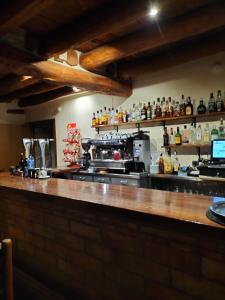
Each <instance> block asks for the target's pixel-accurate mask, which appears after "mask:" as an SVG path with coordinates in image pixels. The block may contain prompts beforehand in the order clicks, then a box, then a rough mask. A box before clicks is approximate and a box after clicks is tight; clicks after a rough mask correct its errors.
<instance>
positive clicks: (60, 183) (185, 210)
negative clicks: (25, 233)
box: [0, 173, 225, 228]
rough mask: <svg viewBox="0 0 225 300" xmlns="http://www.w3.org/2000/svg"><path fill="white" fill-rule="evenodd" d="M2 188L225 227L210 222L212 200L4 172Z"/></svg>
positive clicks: (0, 180) (196, 196)
mask: <svg viewBox="0 0 225 300" xmlns="http://www.w3.org/2000/svg"><path fill="white" fill-rule="evenodd" d="M0 187H6V188H12V189H18V190H21V191H29V192H36V193H41V194H48V195H52V196H56V197H63V198H68V199H71V200H73V201H82V202H87V203H92V204H96V205H103V206H108V207H115V208H120V209H124V210H128V211H133V212H137V213H142V214H145V215H153V216H160V217H165V218H169V219H175V220H179V221H184V222H186V223H194V224H201V225H206V226H210V227H216V228H225V227H224V226H221V225H219V224H216V223H214V222H212V221H210V220H209V219H208V218H207V217H206V210H207V208H208V206H209V205H210V204H211V203H212V197H210V196H200V195H190V194H185V193H174V192H167V191H159V190H152V189H143V188H135V187H128V186H120V185H108V184H101V183H92V182H80V181H75V180H65V179H55V178H50V179H45V180H40V179H29V178H22V177H15V176H10V175H9V174H8V173H0Z"/></svg>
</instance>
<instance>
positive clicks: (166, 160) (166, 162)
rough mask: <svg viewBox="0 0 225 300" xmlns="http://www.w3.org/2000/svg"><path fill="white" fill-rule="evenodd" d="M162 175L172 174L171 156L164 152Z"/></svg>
mask: <svg viewBox="0 0 225 300" xmlns="http://www.w3.org/2000/svg"><path fill="white" fill-rule="evenodd" d="M164 173H165V174H172V173H173V164H172V160H171V156H170V155H169V154H168V152H167V151H166V152H165V156H164Z"/></svg>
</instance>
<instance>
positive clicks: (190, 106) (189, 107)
mask: <svg viewBox="0 0 225 300" xmlns="http://www.w3.org/2000/svg"><path fill="white" fill-rule="evenodd" d="M185 115H186V116H191V115H193V104H192V103H191V97H188V98H187V103H186V105H185Z"/></svg>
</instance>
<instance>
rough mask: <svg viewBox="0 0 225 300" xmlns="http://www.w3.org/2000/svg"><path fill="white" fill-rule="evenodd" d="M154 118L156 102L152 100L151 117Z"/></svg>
mask: <svg viewBox="0 0 225 300" xmlns="http://www.w3.org/2000/svg"><path fill="white" fill-rule="evenodd" d="M155 118H156V104H155V101H153V105H152V119H155Z"/></svg>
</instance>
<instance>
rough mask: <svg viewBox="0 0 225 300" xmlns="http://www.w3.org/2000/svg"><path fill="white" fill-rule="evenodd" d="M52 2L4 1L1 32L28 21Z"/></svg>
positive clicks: (31, 0)
mask: <svg viewBox="0 0 225 300" xmlns="http://www.w3.org/2000/svg"><path fill="white" fill-rule="evenodd" d="M51 3H53V1H52V0H15V1H3V3H1V10H0V34H4V33H7V32H9V31H11V30H12V29H15V28H16V27H19V26H20V25H22V24H24V23H26V21H28V20H30V19H31V18H33V17H34V16H35V15H36V14H38V13H39V12H40V11H41V10H42V9H43V8H45V7H47V6H48V5H50V4H51Z"/></svg>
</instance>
